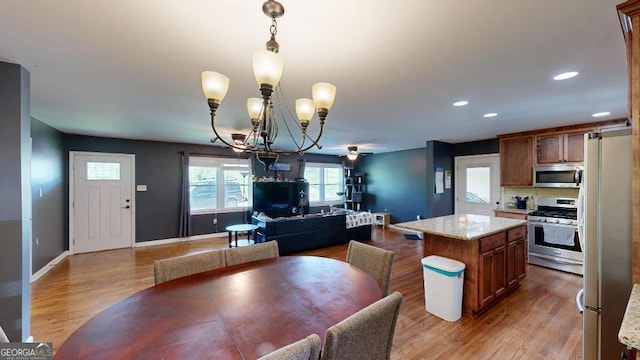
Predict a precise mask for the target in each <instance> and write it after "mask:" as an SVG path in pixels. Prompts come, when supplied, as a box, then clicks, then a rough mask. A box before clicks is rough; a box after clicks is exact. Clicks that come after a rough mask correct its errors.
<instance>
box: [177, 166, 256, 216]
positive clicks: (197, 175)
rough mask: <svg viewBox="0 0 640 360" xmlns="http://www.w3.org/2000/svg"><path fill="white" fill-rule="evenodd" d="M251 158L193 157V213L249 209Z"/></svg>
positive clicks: (190, 170) (191, 178) (190, 168)
mask: <svg viewBox="0 0 640 360" xmlns="http://www.w3.org/2000/svg"><path fill="white" fill-rule="evenodd" d="M250 183H251V162H250V161H249V159H233V158H219V157H208V156H206V157H205V156H191V157H190V158H189V201H190V203H191V213H192V214H206V213H213V212H225V211H238V210H242V209H246V208H247V207H249V206H250V205H251V204H250V199H251V197H250V196H249V188H250V187H249V185H250Z"/></svg>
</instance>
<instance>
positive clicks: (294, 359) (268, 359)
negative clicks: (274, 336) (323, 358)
mask: <svg viewBox="0 0 640 360" xmlns="http://www.w3.org/2000/svg"><path fill="white" fill-rule="evenodd" d="M321 345H322V344H321V342H320V336H318V335H317V334H312V335H309V336H307V337H306V338H305V339H302V340H300V341H296V342H294V343H293V344H289V345H287V346H284V347H281V348H280V349H277V350H275V351H273V352H271V353H269V354H267V355H265V356H263V357H261V358H259V359H258V360H318V358H319V357H320V346H321Z"/></svg>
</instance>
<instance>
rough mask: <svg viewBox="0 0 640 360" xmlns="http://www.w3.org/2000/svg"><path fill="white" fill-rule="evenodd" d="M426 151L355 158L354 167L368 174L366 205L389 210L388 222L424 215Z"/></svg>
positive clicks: (413, 218) (384, 210)
mask: <svg viewBox="0 0 640 360" xmlns="http://www.w3.org/2000/svg"><path fill="white" fill-rule="evenodd" d="M426 156H427V154H426V150H425V148H419V149H412V150H403V151H395V152H389V153H382V154H375V155H369V156H365V157H362V158H358V159H357V160H356V161H355V167H356V168H357V169H358V170H362V171H364V172H365V173H366V174H367V177H366V179H367V194H366V208H365V209H364V210H371V211H372V212H389V213H391V222H392V223H396V222H403V221H410V220H415V219H416V216H417V215H420V216H422V217H425V216H426V215H427V209H426V193H425V192H426V185H425V184H426V181H427V168H426V166H427V157H426Z"/></svg>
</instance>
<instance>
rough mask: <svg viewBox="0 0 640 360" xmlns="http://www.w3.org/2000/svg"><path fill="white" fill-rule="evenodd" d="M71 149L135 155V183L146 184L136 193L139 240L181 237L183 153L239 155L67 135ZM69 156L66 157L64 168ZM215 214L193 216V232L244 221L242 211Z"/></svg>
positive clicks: (212, 148) (67, 147)
mask: <svg viewBox="0 0 640 360" xmlns="http://www.w3.org/2000/svg"><path fill="white" fill-rule="evenodd" d="M69 151H87V152H108V153H121V154H134V155H135V162H136V165H135V166H136V170H135V171H136V174H135V177H136V184H139V185H147V191H145V192H135V205H136V242H144V241H150V240H158V239H167V238H175V237H178V234H179V226H180V222H179V218H180V201H181V199H180V186H181V185H180V184H181V180H182V171H181V159H182V152H184V151H187V152H190V153H191V154H194V155H195V154H198V155H200V154H207V155H219V156H229V157H233V158H236V157H237V156H238V155H237V154H236V153H234V152H233V151H231V150H229V149H226V148H222V147H218V146H205V145H191V144H178V143H167V142H158V141H142V140H125V139H112V138H103V137H93V136H82V135H70V134H67V135H65V154H68V152H69ZM68 166H69V158H68V155H66V156H65V169H68ZM68 177H69V175H68V173H65V181H64V183H65V187H66V188H65V192H66V193H65V198H68V184H69V179H68ZM68 217H69V215H68V204H66V208H65V234H68V233H69V229H68ZM215 217H216V215H214V214H207V215H194V216H193V217H192V230H193V235H198V234H205V233H212V232H218V230H220V229H222V231H224V228H225V226H227V225H229V224H233V223H238V222H242V220H243V215H242V213H222V214H218V215H217V218H218V224H217V226H216V225H213V219H214V218H215Z"/></svg>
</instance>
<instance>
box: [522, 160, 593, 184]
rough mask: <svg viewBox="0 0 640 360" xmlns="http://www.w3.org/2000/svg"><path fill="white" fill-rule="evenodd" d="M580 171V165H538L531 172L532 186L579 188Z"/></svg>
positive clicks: (581, 168)
mask: <svg viewBox="0 0 640 360" xmlns="http://www.w3.org/2000/svg"><path fill="white" fill-rule="evenodd" d="M582 171H583V166H582V164H551V165H538V166H536V167H535V168H534V170H533V186H535V187H552V188H579V187H580V183H581V182H582Z"/></svg>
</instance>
